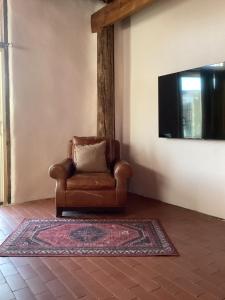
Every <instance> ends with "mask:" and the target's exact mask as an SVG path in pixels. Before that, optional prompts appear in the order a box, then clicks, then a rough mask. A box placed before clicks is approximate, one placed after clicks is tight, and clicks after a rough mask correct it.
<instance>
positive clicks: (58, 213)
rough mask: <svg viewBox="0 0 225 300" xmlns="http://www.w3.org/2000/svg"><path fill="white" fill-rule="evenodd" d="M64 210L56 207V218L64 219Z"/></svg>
mask: <svg viewBox="0 0 225 300" xmlns="http://www.w3.org/2000/svg"><path fill="white" fill-rule="evenodd" d="M62 213H63V208H62V207H56V217H57V218H62Z"/></svg>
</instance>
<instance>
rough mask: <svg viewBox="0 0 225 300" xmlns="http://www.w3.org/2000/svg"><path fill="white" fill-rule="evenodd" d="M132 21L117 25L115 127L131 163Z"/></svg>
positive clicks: (123, 149) (124, 153) (122, 155)
mask: <svg viewBox="0 0 225 300" xmlns="http://www.w3.org/2000/svg"><path fill="white" fill-rule="evenodd" d="M130 49H131V47H130V19H129V18H128V19H126V20H124V21H122V22H120V23H118V24H116V25H115V99H116V100H115V112H116V113H115V127H116V138H117V139H118V140H119V141H120V143H121V157H122V158H123V159H126V160H128V161H129V158H130V152H129V147H128V145H129V144H130V75H131V70H130V68H131V59H130Z"/></svg>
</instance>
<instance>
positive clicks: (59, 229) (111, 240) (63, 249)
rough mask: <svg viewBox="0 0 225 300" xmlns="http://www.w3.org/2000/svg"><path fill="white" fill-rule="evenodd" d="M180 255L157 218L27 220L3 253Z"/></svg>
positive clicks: (4, 244)
mask: <svg viewBox="0 0 225 300" xmlns="http://www.w3.org/2000/svg"><path fill="white" fill-rule="evenodd" d="M152 255H178V253H177V251H176V249H175V247H174V246H173V244H172V243H171V242H170V240H169V238H168V236H167V235H166V233H165V231H164V230H163V228H162V226H161V225H160V223H159V221H157V220H152V219H148V220H131V219H121V220H120V219H118V220H106V219H104V220H97V219H88V220H87V219H86V220H80V219H59V220H57V219H50V220H48V219H43V220H33V219H25V220H24V221H23V222H22V223H21V224H20V225H19V227H18V228H17V229H16V230H15V232H13V233H12V234H11V235H10V236H9V237H8V238H7V239H6V240H5V241H4V242H3V244H2V245H1V246H0V256H152Z"/></svg>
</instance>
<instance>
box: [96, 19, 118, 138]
mask: <svg viewBox="0 0 225 300" xmlns="http://www.w3.org/2000/svg"><path fill="white" fill-rule="evenodd" d="M97 53H98V61H97V73H98V74H97V78H98V83H97V84H98V109H97V114H98V116H97V134H98V136H101V137H107V138H112V139H114V138H115V88H114V25H111V26H107V27H105V28H104V29H103V30H102V31H101V32H99V33H98V34H97Z"/></svg>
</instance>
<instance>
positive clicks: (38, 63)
mask: <svg viewBox="0 0 225 300" xmlns="http://www.w3.org/2000/svg"><path fill="white" fill-rule="evenodd" d="M95 9H96V1H93V0H85V1H84V0H16V1H15V0H9V39H10V42H12V43H13V47H12V48H10V71H11V72H10V74H11V78H10V81H11V99H10V103H11V127H12V128H11V129H12V131H11V143H12V202H24V201H28V200H35V199H40V198H47V197H51V196H53V195H54V185H55V182H54V181H53V180H52V179H50V178H49V176H48V168H49V166H50V165H51V164H53V163H55V162H58V161H60V160H62V159H64V158H65V157H66V153H67V142H68V140H69V139H70V138H71V137H72V136H73V135H81V136H82V135H94V134H96V108H97V104H96V103H97V92H96V80H97V79H96V57H97V54H96V35H95V34H92V33H91V28H90V16H91V14H92V12H93V11H94V10H95Z"/></svg>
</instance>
